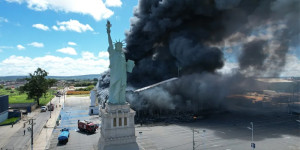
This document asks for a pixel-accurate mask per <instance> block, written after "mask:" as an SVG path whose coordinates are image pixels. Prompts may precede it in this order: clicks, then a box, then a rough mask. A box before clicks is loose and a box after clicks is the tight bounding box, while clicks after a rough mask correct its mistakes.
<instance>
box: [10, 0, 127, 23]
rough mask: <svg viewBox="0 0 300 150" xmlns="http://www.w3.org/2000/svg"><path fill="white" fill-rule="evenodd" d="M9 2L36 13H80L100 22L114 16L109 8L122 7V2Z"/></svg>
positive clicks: (117, 0) (76, 0)
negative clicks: (51, 11) (50, 11)
mask: <svg viewBox="0 0 300 150" xmlns="http://www.w3.org/2000/svg"><path fill="white" fill-rule="evenodd" d="M6 1H7V2H15V3H19V4H21V3H26V4H27V7H28V8H29V9H32V10H35V11H45V10H53V11H56V12H65V13H69V12H71V13H79V14H84V15H90V16H92V17H93V18H94V19H95V20H97V21H99V20H102V19H107V18H109V17H110V16H112V15H113V14H114V12H113V11H111V10H110V9H108V8H107V7H106V5H107V6H120V5H121V4H122V3H121V2H120V0H107V1H106V3H107V4H104V3H103V0H88V1H86V0H6Z"/></svg>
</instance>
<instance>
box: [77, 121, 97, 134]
mask: <svg viewBox="0 0 300 150" xmlns="http://www.w3.org/2000/svg"><path fill="white" fill-rule="evenodd" d="M78 129H79V130H80V131H84V132H89V133H95V132H96V130H97V129H98V125H97V124H94V123H92V122H90V121H86V120H84V121H80V120H78Z"/></svg>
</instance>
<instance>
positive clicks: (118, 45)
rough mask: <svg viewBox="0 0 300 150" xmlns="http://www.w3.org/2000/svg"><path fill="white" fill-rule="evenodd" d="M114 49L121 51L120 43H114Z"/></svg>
mask: <svg viewBox="0 0 300 150" xmlns="http://www.w3.org/2000/svg"><path fill="white" fill-rule="evenodd" d="M115 48H116V50H120V51H121V50H122V44H121V43H116V44H115Z"/></svg>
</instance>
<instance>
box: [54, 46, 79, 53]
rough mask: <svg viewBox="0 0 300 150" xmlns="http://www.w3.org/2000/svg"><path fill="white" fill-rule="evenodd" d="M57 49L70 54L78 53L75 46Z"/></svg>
mask: <svg viewBox="0 0 300 150" xmlns="http://www.w3.org/2000/svg"><path fill="white" fill-rule="evenodd" d="M56 51H57V52H61V53H65V54H69V55H77V52H76V50H75V49H74V48H73V47H65V48H61V49H58V50H56Z"/></svg>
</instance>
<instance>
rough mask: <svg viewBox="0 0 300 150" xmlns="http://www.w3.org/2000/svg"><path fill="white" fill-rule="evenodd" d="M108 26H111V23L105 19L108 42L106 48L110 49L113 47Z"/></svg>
mask: <svg viewBox="0 0 300 150" xmlns="http://www.w3.org/2000/svg"><path fill="white" fill-rule="evenodd" d="M110 27H111V24H110V22H109V21H108V20H107V23H106V30H107V35H108V44H109V47H108V50H112V49H113V43H112V40H111V37H110Z"/></svg>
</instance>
